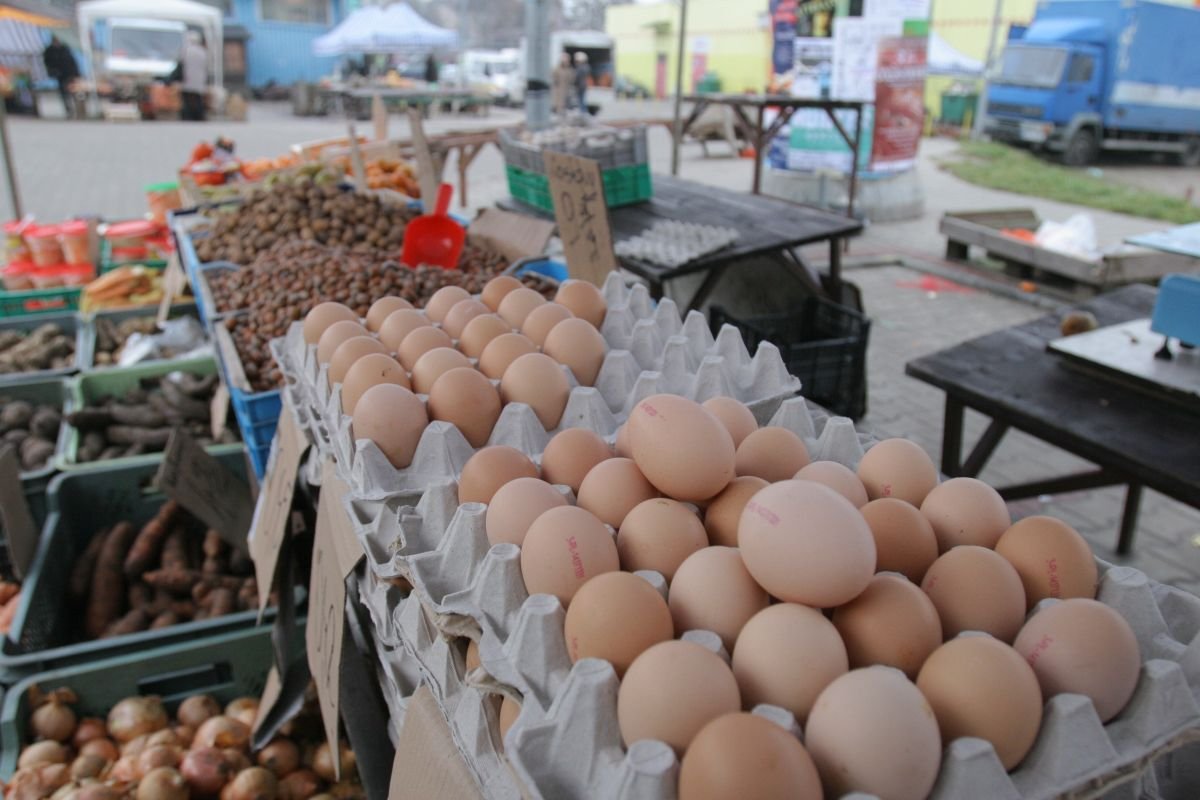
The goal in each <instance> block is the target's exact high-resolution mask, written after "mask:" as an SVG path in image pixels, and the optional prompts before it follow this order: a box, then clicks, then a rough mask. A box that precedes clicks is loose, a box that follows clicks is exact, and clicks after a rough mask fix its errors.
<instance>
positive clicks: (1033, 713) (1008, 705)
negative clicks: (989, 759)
mask: <svg viewBox="0 0 1200 800" xmlns="http://www.w3.org/2000/svg"><path fill="white" fill-rule="evenodd" d="M917 688H918V689H920V690H921V693H922V694H924V695H925V699H926V700H928V701H929V705H930V706H932V707H933V713H934V714H935V715H936V716H937V720H938V727H939V729H940V730H941V732H942V740H943V741H946V742H952V741H954V740H955V739H958V738H960V737H963V736H974V737H976V738H979V739H984V740H986V741H988V742H991V744H992V747H994V748H995V750H996V755H997V756H999V758H1000V763H1001V764H1003V765H1004V768H1005V769H1006V770H1011V769H1013V768H1014V767H1016V766H1017V765H1018V764H1020V763H1021V760H1022V759H1023V758H1025V756H1026V754H1027V753H1028V752H1029V749H1030V748H1031V747H1033V743H1034V740H1036V739H1037V734H1038V729H1039V728H1040V727H1041V724H1042V692H1041V689H1039V688H1038V681H1037V676H1035V675H1034V674H1033V670H1032V669H1031V668H1030V667H1029V665H1028V664H1026V663H1025V661H1024V660H1023V659H1022V658H1021V656H1020V655H1018V654H1017V651H1016V650H1013V649H1012V648H1011V647H1009V646H1008V645H1006V644H1005V643H1004V642H1001V641H997V640H996V639H993V638H992V637H990V636H960V637H959V638H957V639H954V640H953V641H949V642H946V643H945V644H944V645H942V646H941V647H940V648H938V649H937V650H936V651H935V652H934V653H933V654H932V655H931V656H930V657H929V659H928V660H927V661H926V662H925V666H924V667H922V669H921V674H920V675H919V676H918V677H917Z"/></svg>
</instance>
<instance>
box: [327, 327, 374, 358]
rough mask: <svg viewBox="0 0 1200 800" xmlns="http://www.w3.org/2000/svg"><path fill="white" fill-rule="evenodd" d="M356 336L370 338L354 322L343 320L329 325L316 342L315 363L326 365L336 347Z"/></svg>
mask: <svg viewBox="0 0 1200 800" xmlns="http://www.w3.org/2000/svg"><path fill="white" fill-rule="evenodd" d="M356 336H366V337H368V338H369V337H370V334H369V333H368V332H367V329H366V328H364V327H363V326H362V325H360V324H359V323H358V322H357V321H356V320H355V321H351V320H348V319H343V320H339V321H338V322H335V323H333V324H332V325H330V326H329V327H328V328H326V329H325V332H324V333H322V334H321V338H320V339H319V340H318V341H317V363H318V364H328V363H329V360H330V359H331V358H333V354H334V351H336V350H337V349H338V346H339V345H341V344H342V342H344V341H346V340H347V339H353V338H354V337H356Z"/></svg>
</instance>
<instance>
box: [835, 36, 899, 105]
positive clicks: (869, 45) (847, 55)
mask: <svg viewBox="0 0 1200 800" xmlns="http://www.w3.org/2000/svg"><path fill="white" fill-rule="evenodd" d="M903 28H904V21H903V20H902V19H898V18H890V17H889V18H875V19H865V18H863V17H838V18H837V19H835V20H834V21H833V76H832V82H831V92H830V94H831V96H832V97H833V98H834V99H837V100H861V101H863V102H865V103H870V102H873V101H874V100H875V67H876V64H877V63H878V58H879V56H878V46H879V42H880V40H882V39H885V38H888V37H897V36H899V35H900V33H901V32H902V30H903Z"/></svg>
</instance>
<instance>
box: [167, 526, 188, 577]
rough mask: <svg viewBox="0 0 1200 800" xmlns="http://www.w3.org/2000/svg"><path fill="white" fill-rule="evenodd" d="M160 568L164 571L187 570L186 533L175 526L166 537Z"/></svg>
mask: <svg viewBox="0 0 1200 800" xmlns="http://www.w3.org/2000/svg"><path fill="white" fill-rule="evenodd" d="M162 568H163V569H164V570H184V569H187V568H188V557H187V532H186V531H184V529H183V528H182V527H181V526H179V525H176V526H175V528H174V529H173V530H172V531H171V533H170V534H169V535H168V536H167V540H166V542H164V543H163V548H162Z"/></svg>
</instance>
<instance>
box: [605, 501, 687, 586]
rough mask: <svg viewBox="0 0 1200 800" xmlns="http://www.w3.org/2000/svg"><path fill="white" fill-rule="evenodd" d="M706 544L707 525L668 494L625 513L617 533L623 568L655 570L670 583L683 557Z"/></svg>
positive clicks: (631, 570)
mask: <svg viewBox="0 0 1200 800" xmlns="http://www.w3.org/2000/svg"><path fill="white" fill-rule="evenodd" d="M706 545H708V537H707V536H706V535H705V533H704V524H703V523H702V522H700V518H699V517H698V516H696V514H695V512H694V511H692V510H691V509H690V508H688V507H687V506H685V505H683V504H682V503H680V502H678V501H677V500H669V499H667V498H665V497H656V498H654V499H652V500H643V501H642V502H640V503H638V504H637V505H636V506H634V507H633V508H632V509H631V510H630V511H629V513H628V514H626V515H625V519H624V520H622V522H621V529H620V531H618V533H617V552H618V553H619V554H620V556H621V569H624V570H627V571H629V572H636V571H638V570H640V569H649V570H654V571H655V572H658V573H661V574H662V576H663V577H664V578H666V579H667V582H668V583H669V582H670V581H671V579H672V578H673V577H675V570H677V569H678V568H679V565H680V564H682V563H683V560H684V559H685V558H687V557H688V556H690V555H691V554H692V553H695V552H696V551H697V550H699V549H700V548H702V547H705V546H706Z"/></svg>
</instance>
